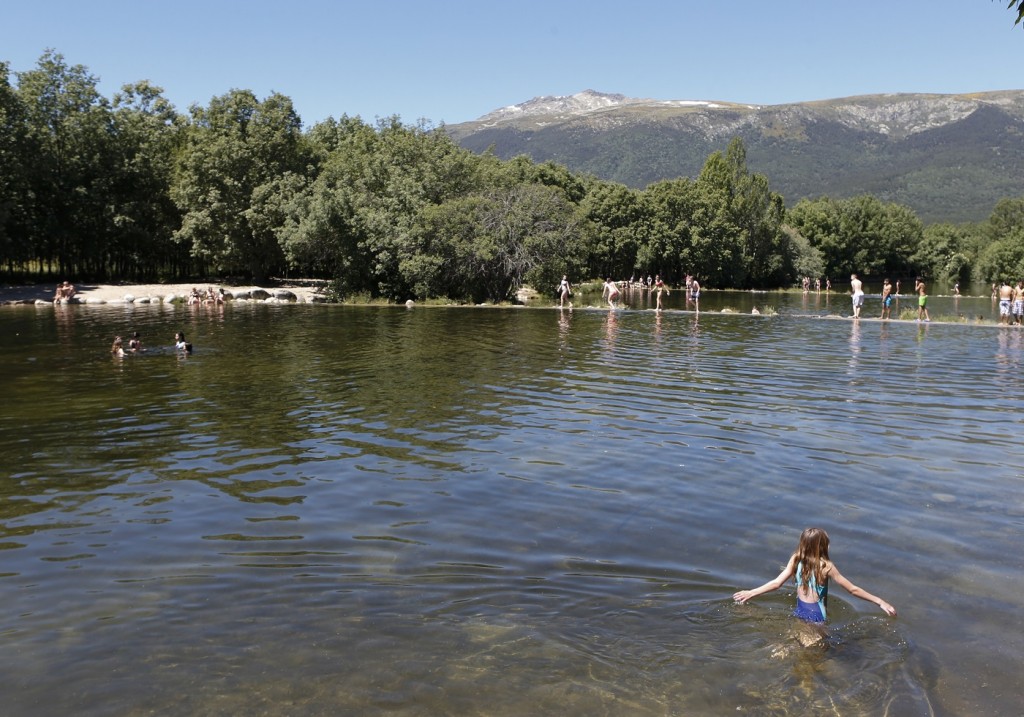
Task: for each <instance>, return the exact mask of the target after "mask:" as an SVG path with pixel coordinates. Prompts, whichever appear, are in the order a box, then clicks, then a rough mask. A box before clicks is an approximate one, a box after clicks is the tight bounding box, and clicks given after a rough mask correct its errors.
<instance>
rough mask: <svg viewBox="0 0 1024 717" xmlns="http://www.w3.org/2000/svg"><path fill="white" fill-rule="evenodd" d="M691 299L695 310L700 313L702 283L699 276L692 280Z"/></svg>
mask: <svg viewBox="0 0 1024 717" xmlns="http://www.w3.org/2000/svg"><path fill="white" fill-rule="evenodd" d="M690 301H692V302H693V310H694V311H696V312H697V313H700V284H699V283H698V282H697V277H693V281H691V282H690Z"/></svg>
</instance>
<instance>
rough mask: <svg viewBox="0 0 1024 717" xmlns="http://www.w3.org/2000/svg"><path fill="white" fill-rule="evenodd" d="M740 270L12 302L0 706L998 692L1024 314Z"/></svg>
mask: <svg viewBox="0 0 1024 717" xmlns="http://www.w3.org/2000/svg"><path fill="white" fill-rule="evenodd" d="M677 293H679V292H674V293H673V294H672V295H671V297H672V299H675V297H676V294H677ZM705 297H707V298H708V300H709V301H714V300H715V298H717V297H715V294H714V292H711V293H708V294H706V295H705V296H702V300H704V299H705ZM755 300H756V301H757V302H758V303H759V304H761V305H770V302H769V301H766V300H765V297H763V296H757V297H747V296H736V297H731V298H730V300H729V301H730V303H731V304H732V305H733V306H734V307H739V308H737V309H736V310H737V311H738V312H741V313H737V314H733V315H725V314H719V313H713V312H709V311H704V312H703V315H702V316H698V315H697V314H696V313H693V312H687V311H686V310H684V309H682V308H680V306H681V305H680V306H671V305H670V306H668V307H667V308H666V310H665V311H663V312H660V313H658V312H653V311H641V310H638V309H627V310H623V311H614V312H609V311H605V310H603V309H602V310H589V309H586V308H583V309H579V308H577V309H576V310H575V311H572V310H562V311H559V310H557V309H537V310H533V309H489V310H486V311H484V310H478V309H430V308H417V309H416V310H414V311H407V310H405V309H404V308H394V309H391V308H384V309H373V308H363V309H354V308H346V307H265V306H248V307H247V306H229V307H227V308H226V309H224V310H223V312H197V311H189V310H185V309H171V310H169V311H168V310H167V309H166V308H164V307H150V308H146V309H140V308H136V309H133V310H131V311H125V310H123V309H122V308H120V307H118V308H114V307H112V308H111V309H109V310H98V311H97V310H94V309H92V308H86V307H65V308H68V309H70V310H71V311H70V312H69V313H66V314H58V313H57V312H56V311H53V312H52V313H51V312H49V311H46V312H37V311H35V310H34V309H32V310H30V311H20V310H18V311H12V312H10V313H8V314H0V322H2V324H3V326H4V329H5V336H7V337H8V341H7V342H6V343H5V344H4V345H2V346H0V368H2V371H0V381H2V382H3V387H4V389H5V390H4V395H5V402H4V410H3V412H0V456H2V458H3V460H2V463H0V466H2V467H0V470H2V471H3V474H2V477H3V480H2V481H0V551H2V552H0V554H2V555H4V557H5V562H4V568H3V573H2V574H0V596H2V597H3V599H4V604H5V607H6V608H7V610H6V611H5V617H4V618H2V621H3V623H2V627H0V629H2V630H3V634H4V635H5V639H6V641H7V645H8V650H7V651H5V653H4V654H5V655H6V658H0V667H2V668H3V670H2V671H0V675H3V676H2V677H0V686H3V687H5V688H6V689H5V690H4V693H5V696H6V697H5V699H7V700H8V707H7V709H8V710H10V711H11V712H12V713H16V714H32V713H44V712H45V713H48V714H62V713H67V714H91V713H96V714H111V713H118V714H122V713H125V714H127V713H132V712H139V713H141V712H144V711H150V712H159V713H161V714H195V713H232V714H239V713H257V712H268V713H277V712H280V711H281V710H282V709H286V711H288V712H289V713H290V714H317V713H323V712H325V711H330V712H333V713H338V712H340V713H345V712H352V713H360V714H364V713H388V714H403V713H404V714H424V713H477V712H486V713H487V714H525V713H529V714H535V713H548V712H552V713H553V712H557V713H558V714H570V715H571V714H592V713H600V714H652V715H655V714H657V715H661V714H671V713H678V714H723V713H725V712H729V713H734V712H738V711H739V712H744V713H755V714H758V713H759V714H799V713H804V712H811V711H814V712H826V713H832V712H839V713H842V714H885V713H886V711H888V713H889V714H929V713H930V711H931V710H935V711H936V712H937V713H940V714H941V713H945V714H968V713H985V714H997V715H998V714H1015V713H1016V710H1017V709H1018V707H1017V704H1016V699H1015V697H1014V695H1015V686H1016V683H1017V679H1018V677H1017V674H1016V670H1015V665H1016V664H1017V663H1018V662H1019V661H1020V659H1021V658H1022V657H1024V648H1021V647H1020V646H1019V645H1017V644H1016V643H1015V642H1014V641H1013V640H1012V639H1008V638H1007V637H1006V630H1005V627H1006V625H1007V624H1010V623H1009V621H1010V620H1012V619H1013V618H1012V616H1013V615H1014V614H1016V613H1017V612H1019V611H1020V609H1022V608H1024V605H1022V604H1021V602H1022V600H1024V598H1021V597H1020V596H1021V595H1024V591H1022V590H1021V588H1024V585H1022V584H1020V583H1021V577H1020V576H1021V575H1022V574H1024V565H1021V559H1020V557H1019V556H1018V553H1017V551H1016V550H1015V546H1016V542H1017V540H1018V537H1019V534H1020V527H1021V525H1022V524H1024V510H1022V509H1021V507H1020V506H1019V505H1018V504H1017V502H1015V501H1013V500H1012V495H1013V494H1014V493H1013V489H1014V487H1015V486H1016V485H1017V483H1018V482H1019V477H1020V466H1021V465H1024V447H1021V445H1020V442H1019V441H1018V440H1016V438H1017V436H1016V434H1017V433H1018V432H1019V430H1020V425H1019V422H1017V421H1014V420H1007V416H1015V415H1021V413H1020V412H1021V410H1022V406H1020V405H1019V404H1020V401H1019V399H1018V398H1017V397H1016V396H1017V395H1019V393H1018V392H1016V391H1013V389H1014V388H1017V387H1019V386H1020V378H1019V376H1020V370H1021V353H1022V349H1024V347H1022V344H1021V337H1022V334H1021V333H1020V331H1019V330H1017V329H1016V328H1008V329H995V328H993V327H979V326H949V325H942V324H932V325H924V324H922V325H917V324H914V323H907V322H890V323H888V324H887V323H883V322H878V321H874V320H866V319H865V320H862V321H860V322H853V321H843V320H835V319H818V318H810V317H808V318H801V317H799V316H794V315H795V314H799V313H804V312H812V313H813V312H814V311H818V310H821V309H820V308H819V307H823V306H826V305H827V302H828V295H827V294H822V295H820V298H819V295H817V294H813V293H812V294H811V295H810V296H809V297H808V300H809V301H810V302H812V303H810V304H809V305H808V306H807V307H806V308H805V307H804V305H803V304H802V301H803V297H794V301H793V303H792V304H784V303H783V302H782V300H781V299H771V301H776V304H775V305H776V307H778V309H779V313H780V315H779V316H765V315H762V316H751V315H749V307H747V308H746V309H744V304H743V302H744V301H750V302H751V303H753V302H754V301H755ZM818 301H821V302H822V303H821V304H820V305H819V304H817V303H815V302H818ZM962 301H967V300H966V299H962ZM983 303H985V304H987V303H988V302H987V297H985V299H984V300H983ZM128 328H131V329H138V330H140V331H141V332H142V333H143V335H144V336H147V337H148V336H152V337H154V341H153V344H152V346H151V350H150V351H148V352H147V353H146V354H145V355H138V356H128V357H125V358H124V359H123V360H120V361H117V362H111V360H110V357H109V351H108V349H109V337H110V336H111V335H113V334H114V333H123V332H124V331H126V330H127V329H128ZM176 330H182V331H185V332H186V334H187V335H188V336H189V337H190V340H192V341H193V342H194V343H195V345H196V353H195V354H194V355H193V356H192V357H190V358H189V359H188V360H187V361H179V360H178V359H177V356H176V355H175V353H174V352H173V351H170V350H168V348H169V347H168V346H167V345H166V344H168V343H169V342H170V336H172V335H173V333H174V331H176ZM61 335H63V336H64V338H63V339H59V338H58V337H59V336H61ZM157 337H159V338H157ZM163 337H167V338H166V339H163ZM161 341H163V342H164V343H165V345H163V346H161V345H160V342H161ZM609 359H611V360H609ZM851 403H856V405H857V410H850V407H851ZM812 522H813V523H820V524H823V525H825V526H826V527H828V528H830V532H832V533H833V535H842V537H843V540H842V545H843V554H842V556H841V557H842V559H843V561H844V564H846V563H847V562H850V563H855V564H856V565H857V566H858V574H860V573H861V572H862V571H863V574H865V575H870V576H871V585H872V586H876V585H877V586H878V590H879V591H880V592H882V594H885V595H886V597H887V599H891V600H892V601H893V603H894V604H896V605H897V606H898V607H899V608H900V612H901V615H900V618H899V619H897V620H895V621H891V620H888V619H885V618H884V617H880V616H878V615H876V614H873V613H871V612H869V611H868V610H866V609H864V608H863V606H859V605H851V604H850V603H849V602H846V601H844V600H843V599H842V596H841V595H839V596H834V599H833V600H832V601H830V613H831V614H832V615H831V619H832V626H831V632H830V636H829V640H828V642H827V643H826V644H825V645H823V646H820V647H819V648H813V649H805V648H799V647H797V644H796V641H795V640H794V639H793V638H792V635H791V633H792V631H793V629H794V625H793V622H792V619H791V618H790V617H789V612H790V610H791V604H792V592H791V591H788V592H787V590H783V591H781V593H780V594H779V595H777V596H775V597H772V598H766V599H764V600H762V601H759V602H758V604H756V605H747V606H737V605H734V604H733V603H732V602H731V600H730V599H729V596H730V595H731V594H732V592H733V591H734V590H735V589H736V587H737V586H742V585H747V584H751V583H752V581H754V580H756V579H757V578H758V577H761V576H763V574H764V573H765V571H766V568H772V567H775V566H774V565H771V563H772V560H773V559H772V557H771V556H775V555H779V554H784V552H785V551H786V550H788V549H789V548H791V543H792V540H793V531H794V530H796V531H799V529H800V528H802V527H804V526H805V525H806V524H810V523H812ZM1015 556H1016V557H1015ZM836 557H837V559H839V557H840V556H836ZM766 561H767V562H766ZM894 566H897V567H895V568H894ZM937 584H941V585H942V589H936V587H935V586H936V585H937ZM993 584H999V585H1002V586H1004V587H1005V589H1004V590H1000V596H999V598H998V600H996V601H995V602H993V599H992V595H991V585H993ZM977 601H984V602H985V604H986V605H987V606H988V607H989V609H987V610H977V611H975V610H964V609H962V606H963V605H965V604H975V603H977ZM992 645H998V646H999V650H1000V654H1002V655H1003V656H1004V658H1005V659H1003V660H1001V661H1000V662H999V663H997V664H995V665H993V664H992V660H991V654H992V653H991V646H992ZM283 705H287V708H283Z"/></svg>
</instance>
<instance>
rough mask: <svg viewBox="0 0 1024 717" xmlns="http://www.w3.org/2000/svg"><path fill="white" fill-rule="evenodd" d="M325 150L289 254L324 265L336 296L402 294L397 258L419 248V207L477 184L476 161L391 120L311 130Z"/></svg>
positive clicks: (408, 286) (420, 128) (404, 285)
mask: <svg viewBox="0 0 1024 717" xmlns="http://www.w3.org/2000/svg"><path fill="white" fill-rule="evenodd" d="M316 134H317V136H318V138H320V140H319V141H320V142H322V143H325V144H322V145H321V146H326V147H327V158H326V160H325V161H324V164H323V170H322V172H321V173H320V175H319V176H318V177H317V179H316V181H315V182H313V183H312V185H311V186H310V188H309V191H308V193H307V195H308V196H307V198H306V199H304V200H303V201H304V203H305V206H306V207H307V210H308V214H307V216H305V217H303V218H301V219H299V220H298V221H297V222H296V223H295V229H294V231H292V232H290V236H289V237H288V238H287V243H288V245H289V246H290V247H291V251H292V252H293V255H294V256H296V257H316V260H317V261H318V262H319V264H320V265H322V266H327V265H329V266H331V267H333V268H332V273H333V274H334V276H335V278H336V287H337V290H338V292H339V293H340V294H342V295H344V294H347V293H350V292H354V291H365V292H369V293H370V294H371V295H373V296H383V297H387V298H389V299H402V298H405V297H406V296H407V295H408V294H409V293H410V292H412V291H413V283H417V282H420V279H419V278H417V279H415V280H411V277H410V276H409V275H407V273H406V272H405V271H403V267H402V265H401V262H402V261H403V260H404V261H405V262H406V267H408V266H410V265H411V264H409V262H410V261H411V260H410V258H409V257H410V256H413V255H416V254H417V253H418V252H419V249H418V246H417V241H418V235H417V232H418V231H419V230H420V229H421V227H418V225H417V222H418V218H419V216H420V214H421V212H423V211H425V210H426V208H428V207H431V206H436V205H440V204H444V203H445V202H448V201H450V200H451V199H455V198H460V197H465V196H468V195H469V194H470V193H472V192H474V191H476V190H477V189H478V188H479V187H480V186H481V172H480V167H481V160H480V159H479V158H477V157H476V156H474V155H473V154H472V153H470V152H469V151H467V150H464V149H462V148H461V147H459V146H458V145H456V144H455V143H454V142H453V141H452V140H451V139H450V138H449V137H448V136H447V135H446V134H444V133H443V132H434V131H432V129H431V128H430V127H429V126H427V125H425V124H423V123H420V124H419V125H417V126H415V127H407V126H404V125H402V123H401V122H400V121H399V119H398V118H397V117H391V118H388V119H386V120H380V121H378V123H377V126H376V127H375V128H374V127H369V126H367V125H365V124H362V123H361V122H360V123H342V124H340V125H338V126H336V127H331V126H324V127H320V128H318V129H317V130H316Z"/></svg>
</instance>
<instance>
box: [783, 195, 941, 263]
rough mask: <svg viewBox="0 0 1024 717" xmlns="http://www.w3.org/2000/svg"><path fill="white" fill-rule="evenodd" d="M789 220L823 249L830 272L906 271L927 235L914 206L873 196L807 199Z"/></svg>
mask: <svg viewBox="0 0 1024 717" xmlns="http://www.w3.org/2000/svg"><path fill="white" fill-rule="evenodd" d="M787 221H788V222H789V223H790V224H791V225H792V226H793V227H794V228H795V229H796V230H797V231H798V232H800V234H801V235H803V236H804V237H806V238H807V240H808V241H809V242H810V243H811V246H813V247H815V248H816V249H818V250H819V251H820V252H821V253H822V256H823V257H824V261H825V273H826V274H828V275H830V276H843V275H847V274H852V273H857V274H861V275H869V276H870V275H874V276H878V275H881V274H895V275H900V274H905V273H907V272H908V271H909V270H910V267H911V261H910V259H911V257H912V256H914V254H915V253H916V252H917V249H918V245H919V244H920V242H921V237H922V234H923V226H922V225H921V221H920V220H919V219H918V218H917V217H916V216H915V215H914V213H913V212H912V211H911V210H909V209H908V208H906V207H904V206H901V205H898V204H884V203H882V202H881V201H879V200H878V199H877V198H875V197H872V196H870V195H862V196H859V197H853V198H852V199H842V200H836V199H830V198H823V199H815V200H803V201H801V202H799V203H797V205H796V206H795V207H793V209H791V210H790V211H789V213H788V215H787Z"/></svg>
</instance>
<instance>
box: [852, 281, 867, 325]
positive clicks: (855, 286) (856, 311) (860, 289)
mask: <svg viewBox="0 0 1024 717" xmlns="http://www.w3.org/2000/svg"><path fill="white" fill-rule="evenodd" d="M850 290H851V291H852V292H853V318H855V319H859V318H860V307H862V306H864V284H863V282H861V280H860V279H858V278H857V275H856V274H850Z"/></svg>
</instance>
